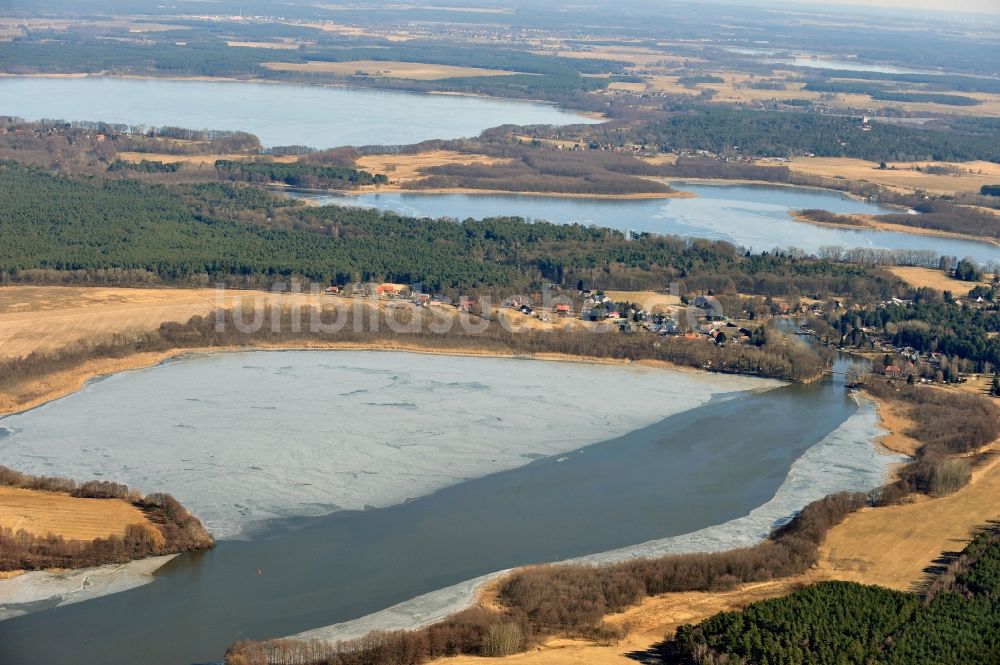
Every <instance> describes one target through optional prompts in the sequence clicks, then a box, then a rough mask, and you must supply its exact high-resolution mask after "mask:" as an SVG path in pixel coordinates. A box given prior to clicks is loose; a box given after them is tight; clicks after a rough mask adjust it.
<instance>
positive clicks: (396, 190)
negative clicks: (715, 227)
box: [298, 185, 698, 206]
mask: <svg viewBox="0 0 1000 665" xmlns="http://www.w3.org/2000/svg"><path fill="white" fill-rule="evenodd" d="M316 193H317V194H319V195H320V196H337V197H342V198H345V199H348V198H350V197H352V196H362V195H365V194H470V195H473V196H490V195H507V196H529V197H530V196H538V197H546V198H549V197H552V198H567V199H597V200H605V201H629V200H632V201H637V200H648V199H693V198H697V197H698V195H697V194H694V193H692V192H683V191H680V190H676V191H673V192H634V193H631V194H588V193H578V192H532V191H515V190H509V189H472V188H468V187H433V188H426V189H423V188H406V187H398V186H393V185H381V186H379V187H378V188H377V189H376V188H375V187H374V186H364V187H358V188H357V189H351V190H329V191H322V190H320V191H317V192H316ZM298 200H300V201H305V202H306V205H312V206H319V205H321V204H319V203H316V202H315V201H313V200H311V199H298Z"/></svg>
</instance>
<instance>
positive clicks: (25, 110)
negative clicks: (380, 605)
mask: <svg viewBox="0 0 1000 665" xmlns="http://www.w3.org/2000/svg"><path fill="white" fill-rule="evenodd" d="M0 115H12V116H19V117H22V118H25V119H26V120H40V119H43V118H50V119H54V120H100V121H104V122H109V123H121V124H127V125H146V126H147V127H165V126H170V127H184V128H186V129H224V130H239V131H244V132H250V133H251V134H256V135H257V136H258V137H259V138H260V141H261V143H262V144H264V145H265V146H276V145H307V146H310V147H313V148H320V149H322V148H331V147H335V146H341V145H358V146H360V145H368V144H389V145H392V144H407V143H419V142H420V141H426V140H428V139H454V138H462V137H465V136H476V135H478V134H479V133H480V132H481V131H483V130H484V129H488V128H490V127H496V126H498V125H503V124H508V123H511V124H518V125H535V124H542V125H569V124H578V123H592V122H599V121H597V120H593V119H590V118H588V117H586V116H583V115H580V114H576V113H572V112H570V111H565V110H563V109H560V108H558V107H556V106H553V105H550V104H541V103H534V102H523V101H516V100H506V99H489V98H485V97H471V96H462V95H430V94H417V93H407V92H394V91H387V90H374V89H360V88H334V87H321V86H309V85H292V84H284V83H282V84H274V83H250V82H243V81H172V80H168V79H152V80H143V79H124V78H112V77H100V76H95V77H85V78H41V77H17V78H14V77H10V78H0Z"/></svg>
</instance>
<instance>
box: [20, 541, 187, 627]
mask: <svg viewBox="0 0 1000 665" xmlns="http://www.w3.org/2000/svg"><path fill="white" fill-rule="evenodd" d="M175 556H177V555H176V554H168V555H167V556H155V557H149V558H148V559H139V560H138V561H130V562H128V563H125V564H108V565H106V566H97V567H94V568H81V569H79V570H69V571H64V572H58V573H51V572H46V571H34V572H30V573H25V574H23V575H18V576H17V577H15V578H13V579H9V580H3V581H2V582H0V621H3V620H5V619H12V618H14V617H18V616H22V615H24V614H28V613H30V612H38V611H40V610H43V609H50V608H53V607H61V606H63V605H69V604H71V603H80V602H83V601H85V600H90V599H92V598H97V597H99V596H105V595H107V594H109V593H118V592H119V591H128V590H129V589H134V588H135V587H137V586H142V585H143V584H148V583H149V582H152V581H153V573H154V572H155V571H156V570H157V569H158V568H160V567H161V566H163V565H164V564H166V563H167V562H168V561H170V560H171V559H173V558H174V557H175Z"/></svg>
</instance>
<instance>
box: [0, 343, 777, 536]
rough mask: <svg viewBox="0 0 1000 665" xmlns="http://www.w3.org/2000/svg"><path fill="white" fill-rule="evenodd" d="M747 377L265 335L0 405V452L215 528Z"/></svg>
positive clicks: (422, 473) (478, 460)
mask: <svg viewBox="0 0 1000 665" xmlns="http://www.w3.org/2000/svg"><path fill="white" fill-rule="evenodd" d="M778 385H781V384H780V383H779V382H776V381H769V380H762V379H755V378H750V377H737V376H721V375H707V374H703V373H693V372H674V371H665V370H662V369H650V368H643V367H639V366H620V365H589V364H579V363H563V362H548V361H533V360H520V359H509V358H482V357H457V356H428V355H420V354H413V353H397V352H385V353H378V352H346V351H280V352H265V351H257V352H241V353H222V354H213V355H209V356H198V357H191V358H185V359H182V360H179V361H175V362H171V363H168V364H165V365H162V366H159V367H156V368H151V369H148V370H141V371H136V372H127V373H123V374H118V375H115V376H112V377H109V378H107V379H104V380H102V381H99V382H96V383H92V384H90V385H88V386H87V387H86V388H85V389H84V390H82V391H80V392H78V393H75V394H73V395H70V396H68V397H65V398H63V399H60V400H57V401H55V402H51V403H49V404H47V405H44V406H42V407H39V408H37V409H34V410H32V411H28V412H26V413H23V414H18V415H14V416H9V417H7V418H5V419H2V420H0V426H2V427H5V428H8V429H10V430H11V431H13V432H14V433H13V434H10V435H8V436H6V437H4V438H2V439H0V464H4V465H7V466H11V467H13V468H16V469H18V470H20V471H25V472H28V473H34V474H44V475H56V476H69V477H73V478H76V479H80V480H85V479H90V478H105V479H108V480H115V481H119V482H125V483H128V484H129V485H130V486H133V487H136V488H139V489H141V490H142V491H144V492H155V491H166V492H170V493H171V494H173V495H174V496H176V497H177V499H179V500H180V501H181V502H182V503H184V504H185V505H186V506H187V507H189V508H190V509H191V511H192V512H193V513H194V514H196V515H198V516H199V517H200V518H201V519H202V521H203V522H204V523H205V525H206V526H207V527H208V528H209V530H210V531H212V533H213V534H215V535H216V536H217V537H220V538H226V537H234V536H237V535H238V534H239V532H240V530H241V529H244V528H246V527H247V526H248V525H251V524H253V523H254V522H257V521H260V520H266V519H272V518H280V517H291V516H304V515H320V514H324V513H328V512H331V511H334V510H337V509H363V508H366V507H382V506H388V505H393V504H396V503H400V502H402V501H405V500H407V499H408V498H415V497H419V496H422V495H426V494H429V493H431V492H433V491H436V490H438V489H441V488H444V487H447V486H449V485H453V484H455V483H458V482H461V481H463V480H466V479H470V478H476V477H481V476H484V475H487V474H489V473H494V472H497V471H501V470H505V469H511V468H514V467H517V466H520V465H523V464H525V463H527V462H529V461H530V460H531V459H533V458H535V457H538V456H544V455H553V454H557V453H560V452H566V451H570V450H576V449H578V448H580V447H582V446H585V445H589V444H593V443H597V442H600V441H604V440H607V439H610V438H613V437H615V436H619V435H621V434H624V433H626V432H628V431H631V430H635V429H638V428H641V427H644V426H647V425H650V424H652V423H654V422H657V421H659V420H661V419H663V418H665V417H667V416H669V415H672V414H675V413H678V412H681V411H684V410H687V409H691V408H694V407H696V406H699V405H701V404H704V403H706V402H707V401H708V400H709V399H711V398H712V396H713V395H718V394H721V393H730V392H733V391H741V390H748V389H765V388H773V387H777V386H778Z"/></svg>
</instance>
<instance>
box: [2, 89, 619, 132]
mask: <svg viewBox="0 0 1000 665" xmlns="http://www.w3.org/2000/svg"><path fill="white" fill-rule="evenodd" d="M4 78H12V79H26V78H48V79H87V78H105V79H125V80H133V81H191V82H209V83H267V84H269V85H296V86H309V87H313V88H329V89H335V90H375V91H380V92H397V93H406V94H410V95H441V96H448V97H470V98H473V99H486V100H491V101H510V102H524V103H527V104H543V105H546V106H551V107H553V108H557V109H561V110H563V111H566V112H569V113H574V114H577V115H579V116H581V117H584V118H588V119H590V120H597V121H602V122H603V121H606V120H608V119H609V118H608V116H606V115H605V114H603V113H598V112H596V111H588V110H586V109H577V108H572V107H569V106H563V105H562V104H560V103H558V102H553V101H549V100H547V99H529V98H526V97H497V96H494V95H485V94H481V93H474V92H449V91H446V90H430V91H421V90H406V89H400V88H388V87H381V86H377V85H356V84H354V85H352V84H351V83H350V82H346V81H345V82H315V81H284V80H280V79H271V78H253V77H243V78H241V77H235V76H176V75H165V76H156V75H154V74H116V73H112V72H108V71H100V72H40V73H37V74H11V73H9V72H0V79H4ZM404 80H405V79H404ZM567 124H570V125H572V124H578V123H567ZM329 147H339V146H329Z"/></svg>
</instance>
